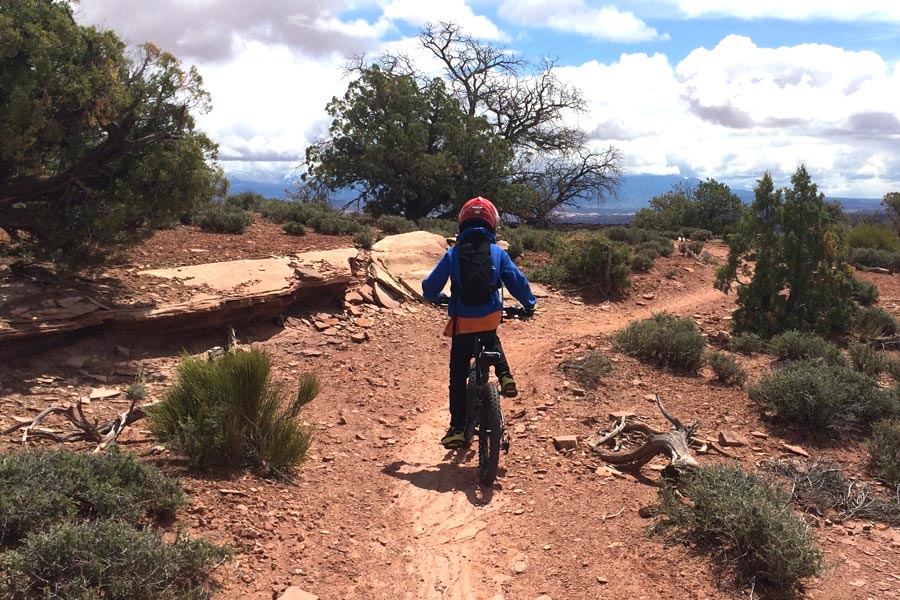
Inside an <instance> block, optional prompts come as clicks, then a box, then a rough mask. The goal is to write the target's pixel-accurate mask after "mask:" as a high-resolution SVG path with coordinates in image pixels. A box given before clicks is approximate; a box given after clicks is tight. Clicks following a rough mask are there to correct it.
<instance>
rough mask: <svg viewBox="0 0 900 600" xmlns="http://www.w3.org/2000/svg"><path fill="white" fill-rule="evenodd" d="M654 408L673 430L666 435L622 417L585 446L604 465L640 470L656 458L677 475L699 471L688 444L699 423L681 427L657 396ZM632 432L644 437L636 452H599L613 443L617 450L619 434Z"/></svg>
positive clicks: (679, 422)
mask: <svg viewBox="0 0 900 600" xmlns="http://www.w3.org/2000/svg"><path fill="white" fill-rule="evenodd" d="M656 404H657V406H659V410H660V411H661V412H662V414H663V416H664V417H665V418H666V420H668V421H669V422H670V423H671V424H672V426H673V428H672V429H670V430H669V431H665V432H662V431H657V430H655V429H653V428H652V427H650V426H649V425H646V424H644V423H637V422H634V421H631V420H629V419H628V418H627V417H622V418H621V419H619V421H618V423H616V426H615V427H614V428H613V430H612V431H610V432H609V433H607V434H605V435H603V436H602V437H601V438H600V439H598V440H590V439H589V440H588V446H589V447H590V449H591V450H592V451H594V452H595V453H596V454H598V455H599V456H600V458H601V459H603V460H604V461H606V462H608V463H611V464H614V465H622V466H626V467H628V468H634V469H640V468H641V467H642V466H644V465H645V464H647V463H648V462H650V460H651V459H652V458H653V457H654V456H657V455H659V454H664V455H666V456H668V457H669V459H670V460H671V461H672V466H673V467H674V468H675V469H677V470H679V471H684V470H691V469H696V468H698V467H699V466H700V465H699V464H698V463H697V461H696V460H695V459H694V457H693V455H691V450H690V444H691V442H692V441H693V440H692V436H693V435H694V432H695V431H696V430H697V428H698V427H699V426H700V423H699V422H698V421H694V422H693V423H691V424H690V425H688V426H685V425H684V424H682V423H681V421H679V420H678V419H676V418H675V417H673V416H672V415H670V414H669V413H668V412H667V411H666V409H665V407H664V406H663V404H662V401H661V400H660V399H659V395H657V396H656ZM632 431H638V432H640V433H643V434H644V435H645V436H646V437H647V440H646V441H645V442H644V444H643V445H642V446H640V447H639V448H636V449H634V450H630V451H627V452H606V451H604V450H602V449H600V446H602V445H604V444H609V443H612V442H615V443H616V446H618V444H619V440H617V439H616V438H617V437H618V436H619V435H621V434H624V433H629V432H632Z"/></svg>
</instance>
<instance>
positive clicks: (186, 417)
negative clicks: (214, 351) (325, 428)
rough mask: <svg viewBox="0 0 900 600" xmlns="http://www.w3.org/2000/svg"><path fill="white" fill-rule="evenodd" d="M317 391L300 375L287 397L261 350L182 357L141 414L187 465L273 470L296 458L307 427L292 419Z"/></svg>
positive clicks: (312, 379)
mask: <svg viewBox="0 0 900 600" xmlns="http://www.w3.org/2000/svg"><path fill="white" fill-rule="evenodd" d="M318 392H319V383H318V379H317V377H316V376H315V375H314V374H312V373H307V374H304V375H303V376H302V377H301V379H300V383H299V386H298V391H297V393H296V394H294V395H293V396H291V395H289V394H288V392H287V390H286V389H285V387H284V386H282V385H280V384H278V383H276V382H275V381H273V380H272V378H271V362H270V360H269V357H268V355H267V354H265V353H264V352H261V351H260V350H257V349H253V350H250V351H249V352H234V353H228V354H226V355H225V356H223V357H221V358H219V359H216V360H213V361H206V360H202V359H199V358H194V357H191V356H184V357H183V358H182V360H181V363H180V364H179V366H178V371H177V375H176V380H175V383H174V384H173V385H172V386H171V387H170V388H169V389H168V390H166V392H165V395H164V396H163V399H162V400H161V401H160V403H159V404H158V405H156V406H154V407H153V409H152V411H151V412H150V414H149V415H148V421H149V425H150V429H151V431H152V432H153V433H154V434H155V435H156V436H157V437H158V438H159V439H160V440H161V441H163V442H164V443H166V444H169V445H170V446H171V447H172V448H173V449H174V450H176V451H177V452H180V453H182V454H184V455H185V456H186V457H187V458H188V459H189V460H190V461H191V463H192V464H194V465H198V466H200V465H213V464H225V465H230V466H240V465H244V464H250V465H252V466H256V467H261V468H264V469H267V470H270V471H273V472H274V473H276V474H282V475H283V474H285V473H284V472H285V471H286V470H287V469H289V468H290V467H293V466H294V465H296V464H298V463H299V462H300V461H301V460H303V458H304V456H305V455H306V451H307V450H308V449H309V445H310V443H311V432H310V430H309V429H308V428H307V427H304V426H302V425H301V424H299V423H298V422H297V416H298V414H299V412H300V409H301V408H302V407H303V406H304V405H305V404H306V403H308V402H309V401H310V400H312V399H313V398H314V397H315V396H316V395H317V394H318Z"/></svg>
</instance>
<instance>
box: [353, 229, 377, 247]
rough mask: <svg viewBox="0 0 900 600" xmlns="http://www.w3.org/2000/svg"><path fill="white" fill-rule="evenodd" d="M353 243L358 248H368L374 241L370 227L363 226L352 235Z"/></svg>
mask: <svg viewBox="0 0 900 600" xmlns="http://www.w3.org/2000/svg"><path fill="white" fill-rule="evenodd" d="M353 243H354V244H355V245H357V246H359V247H360V248H365V249H366V250H368V249H370V248H371V247H372V244H374V243H375V235H374V234H373V233H372V230H371V229H369V228H368V227H363V228H361V229H360V230H359V231H357V232H356V233H355V234H354V235H353Z"/></svg>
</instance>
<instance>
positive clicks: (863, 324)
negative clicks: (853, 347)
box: [852, 306, 900, 340]
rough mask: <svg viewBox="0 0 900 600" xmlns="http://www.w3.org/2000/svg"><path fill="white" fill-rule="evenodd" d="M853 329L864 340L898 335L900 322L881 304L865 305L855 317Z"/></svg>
mask: <svg viewBox="0 0 900 600" xmlns="http://www.w3.org/2000/svg"><path fill="white" fill-rule="evenodd" d="M852 326H853V331H854V332H855V333H856V335H858V336H859V337H860V338H862V339H864V340H873V339H876V338H880V337H885V336H891V335H897V333H898V332H900V324H898V323H897V319H895V318H894V316H893V315H892V314H891V313H889V312H888V311H886V310H884V309H883V308H881V307H880V306H864V307H862V308H860V309H859V312H857V313H856V316H855V317H854V318H853V325H852Z"/></svg>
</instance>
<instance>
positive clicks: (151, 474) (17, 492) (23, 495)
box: [0, 450, 185, 546]
mask: <svg viewBox="0 0 900 600" xmlns="http://www.w3.org/2000/svg"><path fill="white" fill-rule="evenodd" d="M184 500H185V498H184V494H183V493H182V491H181V487H180V486H179V485H178V483H177V482H175V481H173V480H171V479H169V478H167V477H165V476H164V475H163V474H162V473H161V472H160V471H159V470H157V469H156V468H154V467H152V466H150V465H148V464H145V463H142V462H141V461H139V460H137V459H136V458H134V456H132V455H130V454H122V453H119V452H109V453H107V454H84V453H75V452H68V451H64V450H57V451H53V452H20V453H16V454H8V455H4V456H0V515H2V518H0V546H4V545H9V544H12V543H16V542H17V541H19V540H21V539H22V538H23V537H25V536H27V535H28V534H30V533H32V532H36V531H39V530H42V529H44V528H45V527H47V526H48V525H49V524H51V523H55V522H61V521H66V522H72V521H83V520H96V519H118V520H123V521H126V522H129V523H137V522H139V521H140V520H142V519H145V518H146V517H147V516H154V517H162V518H168V517H171V516H172V515H174V514H175V510H176V509H177V508H178V507H180V506H181V505H182V504H183V503H184Z"/></svg>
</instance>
